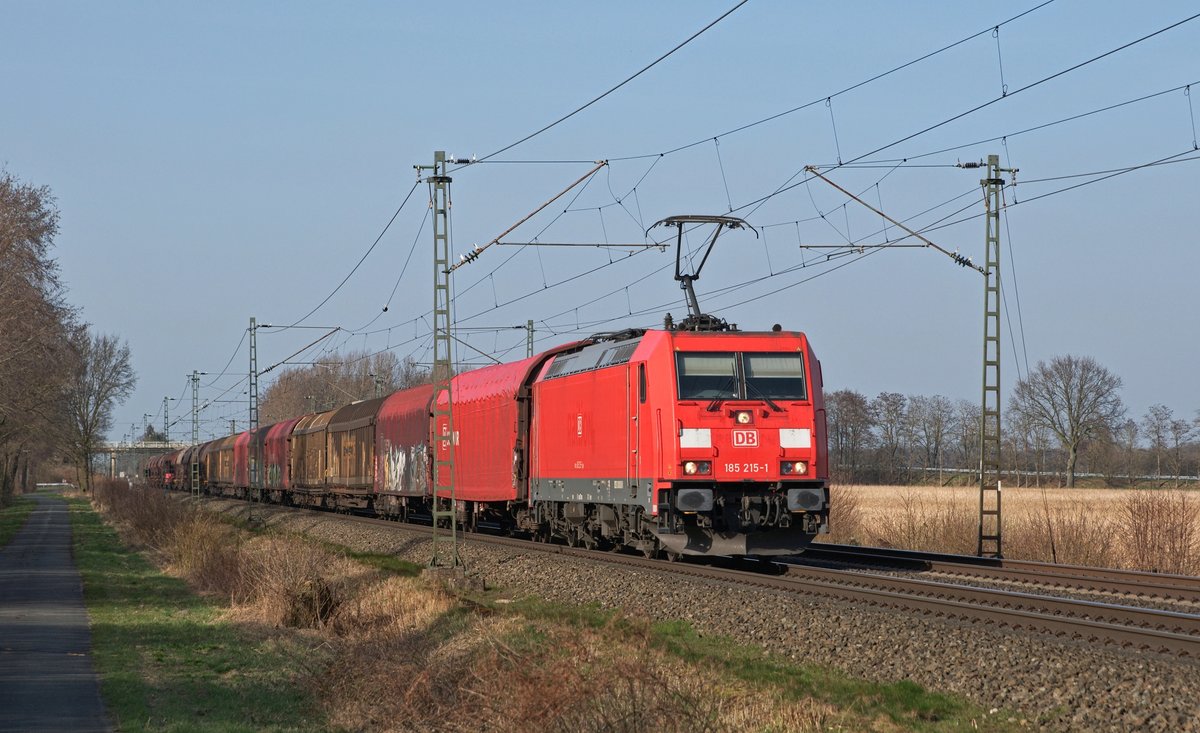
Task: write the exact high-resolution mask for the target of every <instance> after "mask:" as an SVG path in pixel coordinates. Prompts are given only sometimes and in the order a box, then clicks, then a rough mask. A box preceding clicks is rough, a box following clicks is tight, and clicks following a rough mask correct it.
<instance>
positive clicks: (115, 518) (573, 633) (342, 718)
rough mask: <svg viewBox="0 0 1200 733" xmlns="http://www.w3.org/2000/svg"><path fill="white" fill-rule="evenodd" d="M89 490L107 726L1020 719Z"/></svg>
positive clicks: (148, 499)
mask: <svg viewBox="0 0 1200 733" xmlns="http://www.w3.org/2000/svg"><path fill="white" fill-rule="evenodd" d="M95 506H96V507H97V508H98V511H99V512H100V513H97V512H96V511H93V510H92V509H91V507H90V505H89V504H88V503H86V502H84V501H82V500H76V501H74V502H73V503H72V512H73V515H72V516H73V518H74V520H75V522H76V527H77V529H76V532H77V539H76V550H77V553H78V555H79V559H80V565H81V569H82V570H83V571H84V578H85V586H86V589H87V590H86V596H87V601H88V604H89V610H90V612H91V613H92V618H93V624H94V628H95V631H94V635H95V638H94V644H95V654H96V663H97V667H98V669H99V671H100V673H101V677H102V689H103V693H104V695H105V699H106V701H107V702H108V704H109V706H110V709H112V710H113V711H114V713H115V715H116V717H117V718H118V721H119V723H120V726H121V729H122V730H149V729H153V730H172V731H174V730H179V731H183V730H199V731H207V730H213V731H216V730H278V731H285V730H287V731H290V730H296V731H302V730H347V731H350V730H353V731H393V730H394V731H401V730H403V731H478V730H487V731H497V732H499V733H509V732H511V733H516V732H517V731H530V730H537V731H562V732H563V733H566V732H567V731H571V732H574V731H584V732H594V733H610V732H611V733H617V732H623V731H630V732H632V731H643V730H656V731H662V732H664V733H672V732H674V731H680V732H682V731H712V732H713V733H717V732H723V731H778V732H780V733H782V732H783V731H789V732H790V731H889V732H890V731H932V732H939V731H956V730H985V731H1004V730H1009V729H1016V728H1017V727H1018V722H1017V721H1016V720H1014V719H1012V718H1010V717H1009V716H1008V715H1006V714H1004V713H1000V714H997V715H988V714H987V713H986V712H985V711H983V710H981V709H980V708H978V707H977V706H975V705H972V704H970V703H967V702H965V701H963V700H961V699H959V698H954V697H950V696H946V695H941V694H938V693H933V692H929V691H927V690H924V689H922V688H921V687H919V686H917V685H915V684H912V683H908V682H899V683H893V684H878V683H873V682H867V681H863V680H857V679H853V678H850V677H847V676H845V675H843V674H841V673H839V672H837V671H834V670H829V669H824V668H819V667H814V666H804V665H797V664H794V663H792V662H789V661H786V660H784V659H782V658H776V657H772V656H770V655H768V654H766V653H765V652H764V651H762V650H761V649H759V648H757V647H752V646H745V645H742V644H739V643H736V642H735V641H734V640H731V639H725V638H720V637H711V636H701V635H700V634H698V633H696V632H695V631H694V630H693V628H692V627H691V626H690V625H689V624H687V623H685V622H677V621H671V622H662V623H655V622H652V621H649V620H643V619H636V618H630V617H628V616H626V615H624V614H622V613H620V612H614V611H606V610H602V609H599V608H595V607H589V606H582V607H575V606H565V605H558V604H549V603H545V602H543V601H540V600H538V599H534V598H525V599H518V600H513V599H510V598H506V597H504V596H503V594H502V592H501V591H479V590H461V591H455V590H451V589H449V588H447V587H446V586H445V585H442V584H440V583H438V582H436V581H434V580H432V579H429V578H426V577H423V576H422V575H421V574H420V568H419V567H417V566H415V565H412V564H411V563H407V562H404V561H402V560H398V559H397V558H395V557H393V556H390V555H373V554H368V553H357V552H351V551H350V550H348V549H346V548H342V547H339V546H336V545H329V544H326V543H320V542H317V541H314V540H308V539H307V538H304V537H299V536H294V535H286V534H283V533H280V532H277V531H272V530H268V529H264V528H263V527H262V526H261V525H259V524H258V523H255V524H254V525H237V524H234V523H233V522H232V521H226V520H224V519H222V518H218V516H217V515H215V514H214V513H210V512H206V511H204V510H203V508H202V507H201V506H196V505H192V504H190V503H188V502H185V501H183V500H180V499H179V498H178V497H165V496H163V494H162V493H160V492H150V491H136V490H135V491H132V492H131V491H130V490H128V489H124V488H117V487H103V486H102V487H100V488H99V489H98V490H97V492H96V496H95ZM101 514H103V517H104V518H103V519H102V518H101ZM106 521H107V522H111V523H112V525H113V526H115V527H117V528H119V536H118V532H117V530H115V529H113V528H112V527H110V525H109V524H106ZM122 540H123V541H124V542H125V543H128V544H131V545H136V546H137V548H138V551H134V550H130V549H128V548H127V547H126V546H125V545H123V544H122Z"/></svg>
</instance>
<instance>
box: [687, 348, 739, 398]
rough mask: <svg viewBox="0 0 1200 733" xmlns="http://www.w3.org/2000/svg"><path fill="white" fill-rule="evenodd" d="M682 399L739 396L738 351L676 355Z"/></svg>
mask: <svg viewBox="0 0 1200 733" xmlns="http://www.w3.org/2000/svg"><path fill="white" fill-rule="evenodd" d="M675 360H676V361H675V366H676V373H677V374H678V375H679V399H681V400H713V399H726V400H732V399H737V397H738V377H737V359H736V354H705V353H696V352H691V353H687V352H680V353H678V354H676V355H675Z"/></svg>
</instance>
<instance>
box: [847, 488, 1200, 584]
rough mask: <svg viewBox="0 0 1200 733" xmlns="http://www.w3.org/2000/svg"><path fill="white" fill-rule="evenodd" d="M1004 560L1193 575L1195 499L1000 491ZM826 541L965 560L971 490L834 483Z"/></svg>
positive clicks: (1198, 532) (1198, 564)
mask: <svg viewBox="0 0 1200 733" xmlns="http://www.w3.org/2000/svg"><path fill="white" fill-rule="evenodd" d="M1003 496H1004V505H1003V509H1004V527H1003V532H1004V547H1003V550H1004V556H1005V557H1009V558H1014V559H1016V558H1019V559H1025V560H1041V561H1044V562H1058V563H1067V564H1078V565H1094V566H1099V567H1121V568H1129V569H1134V570H1146V571H1153V572H1164V573H1183V574H1189V575H1200V492H1195V491H1181V490H1177V489H1036V488H1020V489H1010V488H1006V489H1004V494H1003ZM831 501H832V506H833V508H832V510H831V516H830V526H831V530H832V534H831V535H829V536H828V538H827V539H828V540H829V541H831V542H850V543H856V544H864V545H883V546H892V547H902V548H906V549H913V550H930V551H934V552H955V553H964V554H973V553H974V552H975V549H976V541H977V533H978V521H979V490H978V488H976V487H930V486H926V487H913V486H835V487H833V493H832V496H831Z"/></svg>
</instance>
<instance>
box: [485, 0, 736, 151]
mask: <svg viewBox="0 0 1200 733" xmlns="http://www.w3.org/2000/svg"><path fill="white" fill-rule="evenodd" d="M747 2H749V0H740V2H738V3H737V4H736V5H734V6H733V7H732V8H730V9H729V10H726V11H725V12H724V13H722V14H721V15H720V16H719V17H718V18H717V19H716V20H713V21H712V22H710V23H709V24H708V25H706V26H704V27H703V28H701V29H700V30H698V31H696V32H695V33H693V34H692V35H690V36H688V37H687V38H686V39H684V40H683V41H681V42H680V43H678V44H677V45H676V46H675V47H674V48H672V49H671V50H670V51H667V52H666V53H664V54H663V55H661V56H659V57H658V58H656V59H654V60H653V61H651V62H650V63H649V64H647V65H646V66H643V67H642V68H641V69H640V70H639V71H638V72H637V73H635V74H633V75H632V76H629V77H626V78H625V80H624V81H622V82H620V83H619V84H617V85H616V86H614V87H612V88H610V89H609V90H608V91H606V92H604V93H603V94H601V95H599V96H598V97H594V98H593V99H592V100H591V101H589V102H587V103H585V104H583V105H580V106H579V107H576V108H575V109H574V110H572V111H571V112H568V113H567V114H565V115H563V116H562V117H559V118H558V119H557V120H555V121H553V122H551V123H550V124H548V125H546V126H545V127H542V128H541V129H539V130H535V131H534V132H531V133H529V134H528V135H526V136H525V137H523V138H521V139H520V140H517V141H516V142H513V143H509V144H508V145H505V146H504V147H502V148H500V149H499V150H497V151H495V152H494V153H489V154H487V155H485V156H483V157H482V158H480V159H479V160H480V161H485V160H489V159H491V158H494V157H496V156H497V155H500V154H501V153H504V152H507V151H509V150H512V149H513V148H515V147H517V146H518V145H520V144H522V143H525V142H528V141H529V140H532V139H533V138H535V137H537V136H538V135H541V134H542V133H543V132H546V131H547V130H549V129H551V128H553V127H555V126H557V125H559V124H561V123H563V122H566V121H567V120H569V119H571V118H572V117H574V116H575V115H577V114H579V113H580V112H582V111H584V110H585V109H587V108H588V107H591V106H592V105H593V104H595V103H596V102H599V101H600V100H602V99H604V98H605V97H607V96H608V95H610V94H612V93H613V92H615V91H617V90H618V89H620V88H621V87H623V86H625V85H626V84H628V83H629V82H631V81H633V80H634V79H636V78H638V77H639V76H641V75H642V74H644V73H646V72H647V71H649V70H650V69H652V68H654V67H655V66H657V65H658V64H660V63H661V62H663V61H665V60H666V59H667V58H668V57H669V56H671V55H672V54H674V53H675V52H676V51H678V50H679V49H681V48H683V47H684V46H686V45H688V44H689V43H691V42H692V41H694V40H696V39H697V38H699V37H700V36H701V35H702V34H703V33H704V32H705V31H707V30H709V29H710V28H712V27H713V26H715V25H716V24H717V23H720V22H721V21H722V20H725V18H728V17H729V16H730V15H732V14H733V12H734V11H735V10H737V9H738V8H740V7H742V6H743V5H745V4H746V3H747Z"/></svg>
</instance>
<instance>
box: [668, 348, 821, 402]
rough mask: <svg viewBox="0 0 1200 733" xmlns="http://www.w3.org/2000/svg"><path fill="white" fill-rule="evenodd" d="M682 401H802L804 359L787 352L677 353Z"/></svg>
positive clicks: (804, 396)
mask: <svg viewBox="0 0 1200 733" xmlns="http://www.w3.org/2000/svg"><path fill="white" fill-rule="evenodd" d="M675 365H676V374H677V375H678V379H679V399H681V400H737V399H742V400H747V399H749V400H771V399H782V400H803V399H807V396H808V395H807V391H806V389H805V385H804V358H803V357H802V356H801V355H800V354H796V353H785V354H777V353H776V354H771V353H743V354H737V353H698V352H691V353H688V352H679V353H677V354H676V355H675Z"/></svg>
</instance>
